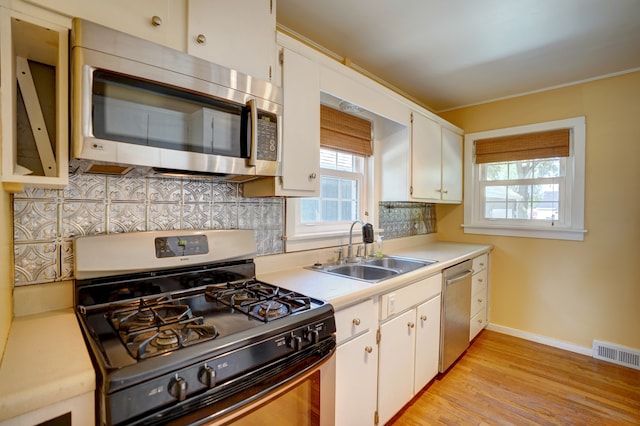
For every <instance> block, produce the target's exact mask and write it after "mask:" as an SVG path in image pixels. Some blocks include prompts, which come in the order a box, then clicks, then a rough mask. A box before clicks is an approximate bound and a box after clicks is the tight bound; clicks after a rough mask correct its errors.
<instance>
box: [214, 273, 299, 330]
mask: <svg viewBox="0 0 640 426" xmlns="http://www.w3.org/2000/svg"><path fill="white" fill-rule="evenodd" d="M205 296H206V299H207V300H208V301H209V302H220V303H222V304H224V305H227V306H229V307H231V309H232V311H234V310H236V309H237V310H239V311H241V312H243V313H245V314H247V315H249V316H250V317H252V318H255V319H258V320H260V321H263V322H269V321H273V320H275V319H278V318H283V317H286V316H288V315H291V314H294V313H296V312H300V311H304V310H308V309H310V307H311V299H310V298H309V297H306V296H302V295H300V294H298V293H295V292H293V291H286V290H281V289H280V288H279V287H271V286H268V285H265V284H262V283H260V282H258V281H255V280H254V279H252V280H246V281H237V282H229V283H226V284H218V285H212V286H207V288H206V290H205Z"/></svg>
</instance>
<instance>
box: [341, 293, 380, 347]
mask: <svg viewBox="0 0 640 426" xmlns="http://www.w3.org/2000/svg"><path fill="white" fill-rule="evenodd" d="M335 319H336V340H337V342H338V344H340V343H342V342H343V341H345V340H347V339H350V338H352V337H354V336H357V335H359V334H362V333H364V332H366V331H367V330H369V329H375V328H377V327H376V326H377V310H376V306H375V305H374V303H373V300H372V299H369V300H366V301H364V302H361V303H358V304H357V305H353V306H350V307H348V308H346V309H342V310H340V311H338V312H336V313H335Z"/></svg>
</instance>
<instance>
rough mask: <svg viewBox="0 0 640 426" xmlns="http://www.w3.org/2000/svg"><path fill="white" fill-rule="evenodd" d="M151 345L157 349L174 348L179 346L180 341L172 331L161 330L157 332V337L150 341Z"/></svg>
mask: <svg viewBox="0 0 640 426" xmlns="http://www.w3.org/2000/svg"><path fill="white" fill-rule="evenodd" d="M151 344H152V345H153V346H156V347H158V348H166V347H170V348H176V347H178V346H179V344H180V339H179V338H178V335H177V334H176V333H175V332H174V331H173V330H171V329H169V330H162V331H160V332H158V334H157V336H156V337H155V338H154V339H153V340H152V341H151Z"/></svg>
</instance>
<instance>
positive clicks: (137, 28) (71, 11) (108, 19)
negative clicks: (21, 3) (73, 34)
mask: <svg viewBox="0 0 640 426" xmlns="http://www.w3.org/2000/svg"><path fill="white" fill-rule="evenodd" d="M26 1H27V2H28V3H33V4H36V5H38V6H42V7H44V8H46V9H50V10H53V11H55V12H59V13H61V14H63V15H67V16H71V17H78V18H83V19H87V20H89V21H92V22H95V23H97V24H100V25H105V26H107V27H111V28H113V29H116V30H119V31H123V32H126V33H128V34H132V35H135V36H137V37H141V38H144V39H146V40H150V41H154V42H156V43H160V44H165V45H169V44H168V43H170V40H169V39H170V37H169V36H168V34H169V31H168V30H169V28H170V26H169V25H168V24H169V20H170V17H169V0H135V1H130V0H109V1H102V0H26ZM153 17H157V18H160V20H161V21H158V20H157V18H156V20H155V21H153V22H152V18H153ZM154 22H155V23H154ZM172 47H173V46H172Z"/></svg>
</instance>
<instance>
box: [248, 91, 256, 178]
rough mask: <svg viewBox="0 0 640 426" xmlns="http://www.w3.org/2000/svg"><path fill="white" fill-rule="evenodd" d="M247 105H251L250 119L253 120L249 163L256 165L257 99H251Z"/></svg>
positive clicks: (249, 164)
mask: <svg viewBox="0 0 640 426" xmlns="http://www.w3.org/2000/svg"><path fill="white" fill-rule="evenodd" d="M247 106H248V107H249V120H250V121H251V136H250V137H251V143H250V145H249V158H248V160H247V165H248V166H252V167H253V166H255V165H256V157H257V156H258V108H257V107H256V100H255V99H249V101H248V102H247Z"/></svg>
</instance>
